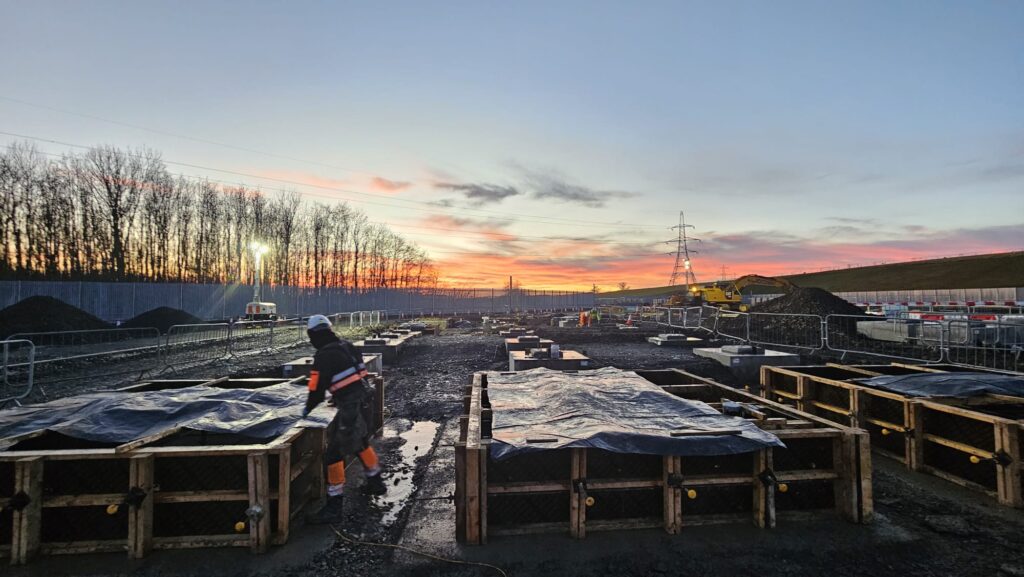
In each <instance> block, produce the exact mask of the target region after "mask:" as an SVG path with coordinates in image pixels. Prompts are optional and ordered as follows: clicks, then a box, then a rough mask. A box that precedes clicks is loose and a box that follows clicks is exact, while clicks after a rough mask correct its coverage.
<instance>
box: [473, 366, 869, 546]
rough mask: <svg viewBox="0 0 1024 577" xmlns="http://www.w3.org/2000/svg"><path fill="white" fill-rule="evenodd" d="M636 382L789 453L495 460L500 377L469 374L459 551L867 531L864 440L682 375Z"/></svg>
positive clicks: (572, 451)
mask: <svg viewBox="0 0 1024 577" xmlns="http://www.w3.org/2000/svg"><path fill="white" fill-rule="evenodd" d="M581 374H582V373H581ZM636 374H638V375H640V376H642V377H643V378H644V379H646V380H647V381H649V382H650V383H653V384H655V385H657V387H660V389H661V390H662V391H665V392H668V393H671V394H672V395H675V396H677V397H681V398H683V399H687V400H691V401H699V402H702V403H704V404H705V405H709V406H711V407H713V408H716V409H719V410H728V411H730V412H733V413H736V412H737V411H738V414H740V415H742V417H743V419H744V421H745V422H748V423H752V424H754V425H756V426H757V427H758V428H760V429H761V430H764V431H766V432H770V433H772V434H774V435H775V436H776V437H777V438H778V439H780V440H781V441H782V442H784V443H785V447H778V446H775V447H766V448H760V449H758V450H753V451H749V452H742V453H735V454H722V455H710V454H709V455H707V456H679V455H672V454H665V455H662V454H644V453H636V452H634V453H623V452H612V451H607V450H603V449H596V448H587V447H569V448H561V447H560V448H551V449H546V448H544V446H545V444H547V443H548V440H546V439H534V440H532V441H530V440H528V441H527V442H528V443H529V442H533V443H536V444H535V450H531V451H528V452H524V453H522V454H517V455H515V456H511V457H507V458H497V457H496V453H498V451H496V450H495V448H496V446H495V444H494V443H495V438H494V435H493V425H494V423H495V421H496V420H499V421H500V415H495V414H494V409H493V407H492V404H491V402H490V393H489V386H490V385H491V383H490V381H493V380H494V376H495V375H498V374H497V373H477V374H476V375H474V378H473V384H472V385H471V386H469V387H467V388H466V390H465V394H464V399H463V409H464V415H463V416H462V417H461V418H460V431H459V433H460V436H459V441H458V443H457V444H456V472H455V473H456V493H455V500H456V535H457V538H458V540H459V542H462V543H467V544H483V543H486V542H487V540H488V538H489V537H491V536H496V535H509V534H522V533H540V532H566V533H568V534H569V535H571V536H572V537H575V538H578V539H582V538H584V537H585V536H586V534H587V532H588V531H595V530H605V529H628V528H645V527H661V528H663V529H664V530H665V531H666V532H668V533H670V534H675V533H679V532H680V531H681V529H682V528H683V527H687V526H694V525H701V524H709V523H722V522H736V521H740V522H742V521H744V520H745V521H747V522H753V523H754V524H755V525H756V526H758V527H765V528H770V527H774V526H775V525H776V522H777V521H778V520H780V519H783V520H785V519H798V518H801V517H805V516H807V515H814V516H819V515H820V514H822V513H824V514H826V515H831V516H838V517H840V518H843V519H846V520H849V521H852V522H857V523H866V522H868V521H870V519H871V517H872V498H871V460H870V445H869V442H868V437H867V434H866V433H864V432H863V431H860V430H857V429H853V428H849V427H844V426H840V425H836V424H833V423H829V422H828V421H825V420H823V419H820V418H818V417H815V416H813V415H809V414H805V413H802V412H800V411H796V410H794V409H793V408H791V407H786V406H784V405H780V404H778V403H774V402H771V401H765V400H764V399H761V398H759V397H756V396H754V395H751V394H749V393H745V392H743V391H740V390H737V389H734V388H731V387H728V386H725V385H722V384H720V383H717V382H715V381H712V380H709V379H704V378H701V377H698V376H696V375H692V374H690V373H687V372H684V371H680V370H666V371H636ZM489 377H490V378H489ZM678 434H679V435H680V436H693V437H695V438H696V437H699V436H701V435H706V434H708V433H705V432H702V431H679V432H678ZM673 436H675V433H673ZM709 442H712V441H710V438H709ZM711 452H713V451H711Z"/></svg>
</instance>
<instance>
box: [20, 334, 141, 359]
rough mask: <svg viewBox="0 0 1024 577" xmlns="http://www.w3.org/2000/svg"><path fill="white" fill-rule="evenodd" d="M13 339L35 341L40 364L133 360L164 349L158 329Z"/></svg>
mask: <svg viewBox="0 0 1024 577" xmlns="http://www.w3.org/2000/svg"><path fill="white" fill-rule="evenodd" d="M11 338H12V339H24V340H29V341H32V343H33V344H35V346H36V360H37V361H39V362H53V361H71V360H77V359H86V358H89V357H99V356H108V355H115V354H116V355H121V357H122V358H129V357H131V356H133V355H135V354H145V353H152V352H154V351H155V350H156V349H158V348H159V347H160V331H159V330H157V329H155V328H132V329H98V330H88V331H57V332H43V333H19V334H16V335H12V336H11Z"/></svg>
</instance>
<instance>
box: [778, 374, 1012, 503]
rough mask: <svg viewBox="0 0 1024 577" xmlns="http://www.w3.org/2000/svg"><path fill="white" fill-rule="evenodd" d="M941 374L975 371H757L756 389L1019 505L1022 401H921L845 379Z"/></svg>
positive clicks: (916, 466) (911, 464)
mask: <svg viewBox="0 0 1024 577" xmlns="http://www.w3.org/2000/svg"><path fill="white" fill-rule="evenodd" d="M941 372H950V373H962V372H979V371H974V370H971V369H967V368H965V367H960V366H957V365H906V364H896V363H894V364H891V365H841V364H830V365H827V366H806V367H764V368H763V369H762V372H761V386H762V394H763V395H764V396H765V397H766V398H769V399H773V400H775V401H777V402H780V403H785V404H788V405H793V406H795V407H796V408H797V409H800V410H802V411H806V412H808V413H813V414H815V415H817V416H819V417H821V418H823V419H827V420H829V421H833V422H836V423H840V424H842V425H846V426H852V427H859V428H863V429H865V430H867V431H868V432H869V434H870V435H871V444H872V446H873V447H874V448H875V450H876V451H878V452H880V453H882V454H884V455H886V456H889V457H892V458H894V459H896V460H898V461H900V462H902V463H904V464H905V465H906V466H907V467H908V468H909V469H912V470H915V471H920V472H924V473H928V474H931V475H934V476H936V477H940V478H942V479H945V480H948V481H951V482H953V483H956V484H958V485H962V486H965V487H968V488H971V489H975V490H979V491H983V492H985V493H987V494H989V495H990V496H993V497H995V498H997V499H998V501H999V502H1000V503H1002V504H1004V505H1009V506H1012V507H1022V506H1024V497H1022V494H1024V476H1022V467H1021V463H1022V461H1024V444H1022V443H1021V438H1022V436H1024V432H1022V429H1024V397H1017V396H1008V395H999V394H985V395H979V396H975V397H971V398H967V399H957V398H946V397H942V398H939V397H934V398H921V397H912V396H907V395H905V394H900V393H896V392H891V391H886V390H880V389H878V388H874V387H871V386H866V385H864V384H860V383H857V382H854V381H853V379H863V378H865V377H877V376H882V375H914V374H925V373H941ZM980 372H986V371H980ZM989 372H993V371H989ZM996 374H1006V373H996Z"/></svg>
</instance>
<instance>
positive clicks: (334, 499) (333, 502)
mask: <svg viewBox="0 0 1024 577" xmlns="http://www.w3.org/2000/svg"><path fill="white" fill-rule="evenodd" d="M344 502H345V497H344V496H343V495H332V496H330V497H327V503H326V504H325V505H324V506H323V507H322V508H321V509H320V510H319V511H317V512H316V513H314V514H312V515H310V516H309V517H307V518H306V522H307V523H310V524H312V525H327V524H333V523H341V521H342V513H343V512H344V509H343V507H342V505H343V504H344Z"/></svg>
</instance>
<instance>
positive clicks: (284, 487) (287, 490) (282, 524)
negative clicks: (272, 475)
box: [274, 443, 292, 545]
mask: <svg viewBox="0 0 1024 577" xmlns="http://www.w3.org/2000/svg"><path fill="white" fill-rule="evenodd" d="M291 499H292V445H291V443H288V444H286V445H285V446H284V448H283V449H281V450H280V451H278V452H277V534H276V535H274V544H275V545H283V544H284V543H287V542H288V533H289V530H290V528H291Z"/></svg>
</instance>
